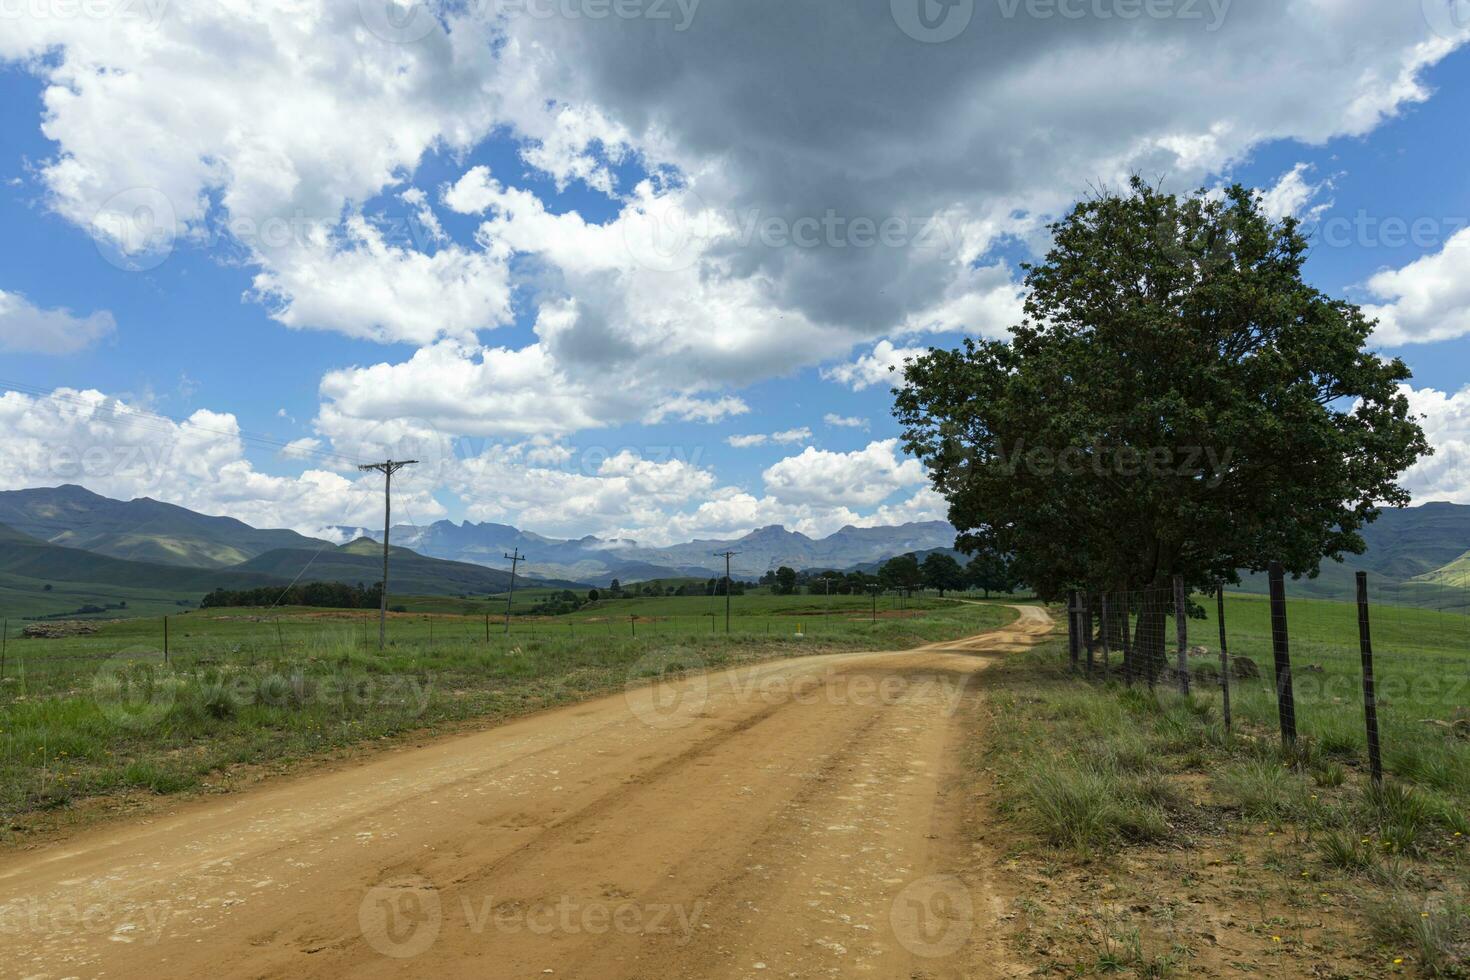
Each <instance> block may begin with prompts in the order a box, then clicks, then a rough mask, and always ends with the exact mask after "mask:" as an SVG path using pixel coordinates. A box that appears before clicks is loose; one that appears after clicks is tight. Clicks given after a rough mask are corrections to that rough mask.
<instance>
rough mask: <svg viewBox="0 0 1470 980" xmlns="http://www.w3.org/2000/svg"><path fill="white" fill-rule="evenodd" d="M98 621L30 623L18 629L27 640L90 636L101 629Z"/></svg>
mask: <svg viewBox="0 0 1470 980" xmlns="http://www.w3.org/2000/svg"><path fill="white" fill-rule="evenodd" d="M101 628H102V626H101V624H99V623H83V622H75V621H72V620H62V621H60V622H55V623H31V624H30V625H28V626H26V628H25V629H23V630H21V631H20V635H21V636H23V637H25V638H26V639H28V640H60V639H64V638H66V637H68V636H91V635H92V634H93V633H96V632H98V631H99V630H101Z"/></svg>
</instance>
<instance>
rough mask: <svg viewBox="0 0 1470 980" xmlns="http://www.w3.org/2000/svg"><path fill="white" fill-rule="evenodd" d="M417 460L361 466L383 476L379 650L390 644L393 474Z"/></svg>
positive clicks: (362, 468)
mask: <svg viewBox="0 0 1470 980" xmlns="http://www.w3.org/2000/svg"><path fill="white" fill-rule="evenodd" d="M417 463H418V460H416V459H399V460H393V459H390V460H387V461H385V462H382V463H368V464H367V465H365V466H359V467H358V469H359V470H361V471H362V472H364V473H367V472H369V471H372V472H376V473H381V474H383V591H382V594H381V595H379V596H378V649H380V650H381V649H382V648H383V647H385V646H387V644H388V534H389V532H390V530H391V529H392V527H393V474H394V473H397V472H398V471H399V470H401V469H403V468H404V467H405V466H414V465H417Z"/></svg>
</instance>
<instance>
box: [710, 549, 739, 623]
mask: <svg viewBox="0 0 1470 980" xmlns="http://www.w3.org/2000/svg"><path fill="white" fill-rule="evenodd" d="M738 554H740V552H738V551H717V552H715V557H716V558H723V559H725V632H726V634H728V633H729V632H730V593H731V592H733V591H734V589H733V588H732V586H733V584H734V583H732V582H731V581H730V559H731V558H734V557H735V556H736V555H738Z"/></svg>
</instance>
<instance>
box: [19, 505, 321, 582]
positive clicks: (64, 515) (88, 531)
mask: <svg viewBox="0 0 1470 980" xmlns="http://www.w3.org/2000/svg"><path fill="white" fill-rule="evenodd" d="M0 523H3V524H7V525H9V526H10V527H11V528H13V529H15V530H16V531H19V532H20V533H22V534H26V535H29V536H30V537H33V538H37V539H39V540H41V541H46V542H49V543H51V544H54V545H60V546H63V547H67V548H79V549H82V550H84V551H91V552H95V553H97V554H99V555H106V556H108V557H110V558H121V559H124V560H127V561H141V562H152V563H156V564H165V565H182V566H185V567H190V568H227V567H229V566H231V565H238V564H239V563H240V562H243V561H248V560H249V559H251V558H254V557H255V556H256V555H260V554H264V553H265V552H267V551H272V550H276V549H280V548H314V547H319V546H320V545H321V544H322V543H323V542H321V541H317V540H315V539H313V538H308V537H306V536H305V535H302V534H297V533H296V532H295V531H261V530H257V529H256V528H253V527H251V526H250V525H248V524H245V523H242V522H240V521H237V520H234V519H233V518H229V517H210V516H208V515H205V514H196V513H195V512H194V511H191V510H188V509H186V508H183V507H177V506H175V505H173V504H166V503H162V502H160V501H157V500H151V499H149V498H147V497H143V498H139V499H138V500H130V501H122V500H112V499H110V498H108V497H103V496H100V495H98V494H95V493H92V492H91V491H90V490H86V489H84V488H82V487H77V486H61V487H47V488H37V489H32V490H10V491H5V492H3V493H0Z"/></svg>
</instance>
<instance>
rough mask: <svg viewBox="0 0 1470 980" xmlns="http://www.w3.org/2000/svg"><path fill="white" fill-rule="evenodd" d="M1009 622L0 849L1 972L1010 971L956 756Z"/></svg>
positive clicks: (659, 689)
mask: <svg viewBox="0 0 1470 980" xmlns="http://www.w3.org/2000/svg"><path fill="white" fill-rule="evenodd" d="M1018 608H1020V609H1021V618H1020V619H1019V620H1018V621H1017V622H1016V623H1015V624H1013V625H1012V626H1010V627H1007V628H1006V629H1003V630H999V631H996V632H994V633H989V634H985V635H983V636H980V637H975V638H972V639H969V640H964V641H959V642H954V643H944V644H936V645H934V646H930V647H925V648H922V649H920V650H916V651H908V652H905V653H892V654H840V655H831V656H820V657H812V658H807V659H803V660H798V661H785V662H781V663H776V664H770V665H765V666H760V667H752V668H742V669H738V670H734V671H728V672H724V673H718V674H712V675H708V676H704V677H697V678H683V679H680V680H677V681H671V682H667V683H662V684H658V685H655V686H653V687H651V688H640V689H636V690H632V691H630V692H628V693H627V694H618V695H615V696H612V697H606V698H603V699H600V700H597V701H592V702H588V703H585V704H581V705H577V706H574V707H570V708H565V709H559V710H556V711H550V712H546V713H543V714H540V715H536V716H534V717H530V718H526V719H523V720H521V721H518V722H514V723H511V724H508V725H504V726H501V727H498V728H495V729H492V730H489V731H485V732H482V733H477V734H473V735H467V736H457V737H452V738H445V739H442V740H439V741H436V742H433V743H431V744H429V745H427V746H425V747H422V748H415V749H409V750H404V751H398V752H392V753H387V754H384V755H381V756H378V757H376V758H372V759H370V760H369V761H367V762H364V763H362V764H359V765H355V766H352V767H350V768H345V769H341V770H338V771H331V772H326V773H321V774H315V775H307V776H302V777H297V778H292V779H289V780H283V781H279V782H275V783H272V784H268V785H266V786H264V787H261V788H258V789H255V790H250V791H247V792H243V793H240V794H238V795H235V796H229V797H224V798H217V799H210V800H202V801H197V802H194V803H189V804H182V805H180V806H179V807H178V808H177V809H176V810H173V811H171V812H169V813H167V814H164V815H162V816H157V817H154V818H152V819H148V820H142V821H131V822H126V823H123V824H117V825H112V826H109V827H105V828H101V829H98V830H94V831H90V832H87V833H84V834H81V835H79V836H77V837H75V838H73V839H71V840H69V841H66V842H64V843H61V844H57V845H53V846H49V847H46V848H43V849H40V850H37V851H32V852H21V853H11V854H7V855H4V856H0V949H3V951H4V952H3V955H0V974H4V975H15V976H37V977H86V976H104V975H105V976H108V977H140V976H145V977H149V978H151V980H157V978H164V977H184V976H189V977H198V976H208V977H212V978H213V977H222V976H302V975H305V976H323V977H327V976H331V977H337V976H349V975H350V976H353V977H358V976H367V977H373V976H395V975H402V976H475V977H493V978H498V977H546V976H554V977H586V978H602V977H647V978H670V977H737V976H738V977H851V976H871V977H877V978H885V980H886V978H895V977H958V976H989V975H998V974H1001V973H1002V972H1004V967H1003V966H1002V960H1003V957H1002V956H1001V953H1000V951H999V950H998V949H991V948H990V938H989V937H990V935H991V934H992V933H993V932H994V929H993V927H992V924H993V922H994V914H993V913H994V909H993V908H992V907H990V902H989V896H988V895H987V894H986V888H985V886H984V884H983V882H976V881H975V880H973V878H967V877H962V876H956V875H955V873H954V872H955V870H956V869H957V868H961V867H963V866H964V865H965V855H966V845H964V844H962V843H961V841H960V840H959V837H958V835H957V830H958V825H959V820H960V817H961V800H960V796H959V794H958V792H956V790H955V785H954V783H953V780H952V776H953V772H954V770H953V766H954V764H955V763H954V755H955V753H954V752H953V751H951V749H952V748H953V747H954V745H955V742H956V740H957V738H958V737H959V735H960V730H961V724H962V722H963V721H964V714H965V712H963V711H962V710H961V709H962V708H963V706H964V704H965V702H966V700H967V699H968V698H970V697H972V696H973V691H974V687H973V684H972V683H971V682H972V681H973V679H974V675H975V674H976V673H977V672H978V671H980V670H982V669H983V668H984V667H985V666H986V664H987V663H988V657H987V656H986V654H992V653H1001V652H1006V651H1011V650H1015V649H1020V648H1022V647H1024V646H1027V645H1029V644H1030V643H1033V642H1035V641H1036V639H1037V638H1039V637H1040V636H1041V635H1042V634H1044V633H1045V632H1047V631H1048V630H1049V629H1050V623H1049V621H1048V620H1047V618H1046V615H1045V613H1044V612H1042V611H1041V610H1040V609H1036V608H1032V607H1018Z"/></svg>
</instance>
